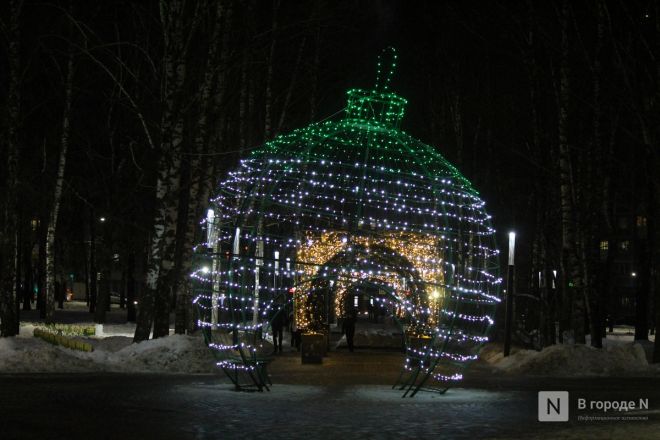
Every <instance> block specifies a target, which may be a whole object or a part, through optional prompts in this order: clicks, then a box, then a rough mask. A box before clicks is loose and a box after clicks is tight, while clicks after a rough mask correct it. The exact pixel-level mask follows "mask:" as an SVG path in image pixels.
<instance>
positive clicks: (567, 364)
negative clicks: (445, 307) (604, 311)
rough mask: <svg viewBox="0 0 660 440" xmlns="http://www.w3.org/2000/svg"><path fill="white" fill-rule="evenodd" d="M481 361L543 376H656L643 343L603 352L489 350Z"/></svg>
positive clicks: (583, 347) (562, 347)
mask: <svg viewBox="0 0 660 440" xmlns="http://www.w3.org/2000/svg"><path fill="white" fill-rule="evenodd" d="M481 358H482V359H483V360H485V361H486V362H487V363H489V364H490V365H491V366H492V367H494V369H495V371H499V372H502V373H510V374H530V375H541V376H610V375H617V374H645V373H653V372H654V371H656V370H657V369H655V368H651V367H650V366H649V363H648V361H647V360H646V354H645V353H644V348H643V347H642V346H641V345H640V344H636V343H627V344H616V345H611V346H607V347H605V348H602V349H597V348H593V347H590V346H587V345H581V344H576V345H569V344H564V345H561V344H558V345H551V346H549V347H546V348H544V349H543V350H541V351H535V350H519V351H517V352H515V353H513V354H512V355H511V356H508V357H506V358H505V357H503V356H502V352H501V350H497V351H495V349H489V347H486V348H485V349H484V350H483V351H482V353H481Z"/></svg>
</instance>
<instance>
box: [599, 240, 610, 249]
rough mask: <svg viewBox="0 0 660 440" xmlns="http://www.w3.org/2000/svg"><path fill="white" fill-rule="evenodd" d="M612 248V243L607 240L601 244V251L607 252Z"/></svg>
mask: <svg viewBox="0 0 660 440" xmlns="http://www.w3.org/2000/svg"><path fill="white" fill-rule="evenodd" d="M609 248H610V242H609V241H607V240H602V241H601V242H600V250H601V251H606V250H608V249H609Z"/></svg>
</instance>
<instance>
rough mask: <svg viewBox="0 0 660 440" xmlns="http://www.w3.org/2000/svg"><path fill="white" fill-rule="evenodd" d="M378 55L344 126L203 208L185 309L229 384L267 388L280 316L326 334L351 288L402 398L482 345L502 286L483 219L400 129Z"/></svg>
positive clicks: (310, 138) (326, 130)
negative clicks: (376, 320)
mask: <svg viewBox="0 0 660 440" xmlns="http://www.w3.org/2000/svg"><path fill="white" fill-rule="evenodd" d="M384 55H385V56H389V57H390V58H391V63H390V64H389V65H388V66H385V65H384V61H383V58H384V56H381V57H380V58H379V61H378V72H377V79H376V85H375V87H374V89H373V90H361V89H353V90H349V91H348V105H347V107H346V109H345V111H344V114H343V117H341V118H340V119H338V120H330V121H326V122H321V123H316V124H312V125H309V126H308V127H305V128H302V129H299V130H295V131H294V132H292V133H290V134H287V135H283V136H279V137H277V138H276V139H274V140H273V141H270V142H268V143H266V144H265V145H264V146H263V147H261V148H259V149H258V150H256V151H254V152H253V153H252V154H251V155H250V156H249V157H248V158H246V159H243V160H242V161H241V164H240V166H239V168H238V169H237V170H235V171H233V172H231V173H230V174H229V176H228V178H227V179H226V180H224V181H223V182H221V184H220V186H219V190H218V192H217V196H216V197H215V198H214V199H213V200H212V209H210V210H209V216H208V218H207V219H206V224H207V242H206V243H205V244H204V246H203V247H202V248H203V249H206V250H207V251H206V254H204V255H205V257H204V258H206V260H205V262H203V263H201V264H199V265H198V268H199V269H198V270H197V271H196V272H194V273H193V275H192V276H193V277H194V278H195V279H196V280H197V283H196V285H197V292H198V296H197V298H196V300H195V301H196V303H197V305H198V309H199V312H200V318H199V321H198V323H199V325H200V326H201V327H202V328H203V329H204V331H205V336H206V339H207V342H208V344H209V346H210V347H211V348H212V349H213V350H214V352H215V353H216V356H217V358H218V366H220V367H221V368H222V369H223V370H224V371H225V373H227V375H228V376H229V377H230V378H231V379H232V380H233V381H234V383H235V384H236V385H237V386H239V385H247V384H251V385H254V386H255V387H257V388H258V389H264V388H265V389H268V384H269V381H268V377H267V374H266V371H265V365H266V364H267V362H268V358H267V357H266V356H264V354H265V353H263V352H262V351H263V350H264V348H263V346H264V343H263V339H262V338H263V335H264V334H266V333H267V332H268V330H269V323H270V322H271V320H272V319H273V316H274V315H275V314H276V313H289V311H291V312H292V313H293V316H294V319H295V324H296V326H297V327H298V328H299V329H301V330H302V331H303V332H307V333H326V334H327V332H328V331H329V328H330V326H331V325H332V324H334V323H336V322H337V321H338V320H341V319H342V318H343V317H344V316H345V315H346V313H348V312H349V309H351V308H352V307H353V302H352V301H351V299H352V298H354V293H355V292H356V291H358V290H360V291H361V292H365V291H366V292H371V298H372V300H373V304H374V305H376V306H380V307H382V308H384V309H386V310H387V311H388V313H389V314H391V315H392V317H393V318H395V319H396V320H397V321H398V323H399V324H400V325H401V327H402V330H403V334H404V340H405V345H406V350H405V353H406V354H405V357H404V361H403V366H402V374H401V376H400V378H399V381H398V386H399V387H400V388H401V389H402V390H404V393H405V394H404V395H407V394H408V393H410V395H414V394H415V393H416V392H417V391H418V390H419V389H421V388H422V387H429V386H432V383H433V382H435V383H437V382H440V383H442V384H443V388H446V386H448V384H449V383H451V382H454V381H458V380H460V379H461V377H462V374H461V372H462V370H463V367H464V365H465V364H466V363H467V362H469V361H471V360H474V359H475V358H476V355H477V350H478V348H479V347H480V345H481V344H482V343H483V342H484V341H486V340H487V336H486V334H487V331H488V329H489V327H490V326H491V325H492V324H493V319H492V316H493V312H494V308H495V305H496V304H497V303H498V302H499V300H500V298H499V285H500V281H501V280H500V278H499V272H498V270H499V269H498V267H499V264H498V258H497V255H498V251H497V249H496V246H495V240H494V234H495V231H494V229H493V228H492V226H491V222H490V216H489V215H488V214H486V212H485V211H484V202H483V201H482V200H481V199H480V198H479V195H478V193H477V191H476V190H475V189H474V188H472V186H471V185H470V183H469V182H468V180H467V179H466V178H465V177H463V176H462V175H461V174H460V173H459V171H458V170H457V169H456V168H455V167H453V166H452V165H451V164H450V163H449V162H447V161H446V160H445V159H444V158H443V157H442V156H441V155H440V154H439V153H438V152H437V151H436V150H435V149H434V148H433V147H431V146H429V145H426V144H424V143H422V142H420V141H418V140H416V139H414V138H412V137H410V136H409V135H407V134H406V133H404V132H403V131H401V130H400V128H399V126H400V123H401V119H402V118H403V115H404V110H405V106H406V100H405V99H404V98H402V97H400V96H398V95H396V94H394V93H392V92H391V91H390V86H389V85H390V80H391V78H392V74H393V72H394V68H395V66H396V53H395V52H394V50H393V49H387V50H386V51H385V52H384ZM201 254H203V252H202V253H201Z"/></svg>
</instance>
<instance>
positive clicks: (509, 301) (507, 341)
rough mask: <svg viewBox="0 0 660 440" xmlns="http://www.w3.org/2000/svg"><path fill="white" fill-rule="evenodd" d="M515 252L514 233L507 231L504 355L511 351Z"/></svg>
mask: <svg viewBox="0 0 660 440" xmlns="http://www.w3.org/2000/svg"><path fill="white" fill-rule="evenodd" d="M515 253H516V233H515V232H509V264H508V272H507V277H506V309H505V317H504V356H508V355H509V354H510V352H511V327H512V325H513V296H514V293H515V292H514V289H515V283H514V278H513V277H514V270H513V269H514V256H515Z"/></svg>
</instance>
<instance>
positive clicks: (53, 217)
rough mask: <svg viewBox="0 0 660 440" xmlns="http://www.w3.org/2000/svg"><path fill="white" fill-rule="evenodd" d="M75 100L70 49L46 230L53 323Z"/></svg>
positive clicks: (48, 309) (48, 292)
mask: <svg viewBox="0 0 660 440" xmlns="http://www.w3.org/2000/svg"><path fill="white" fill-rule="evenodd" d="M72 99H73V48H69V56H68V61H67V73H66V80H65V82H64V110H63V115H62V136H61V139H60V143H61V146H60V157H59V160H58V162H57V177H56V178H55V189H54V191H53V204H52V206H51V210H50V217H49V219H48V229H47V230H46V294H45V300H46V302H45V305H44V306H45V309H46V316H45V319H46V322H52V321H53V312H54V310H55V255H54V254H55V249H54V248H55V236H56V232H57V219H58V216H59V212H60V202H61V200H62V187H63V186H64V171H65V169H66V158H67V152H68V150H69V137H70V132H71V128H70V126H71V101H72Z"/></svg>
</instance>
